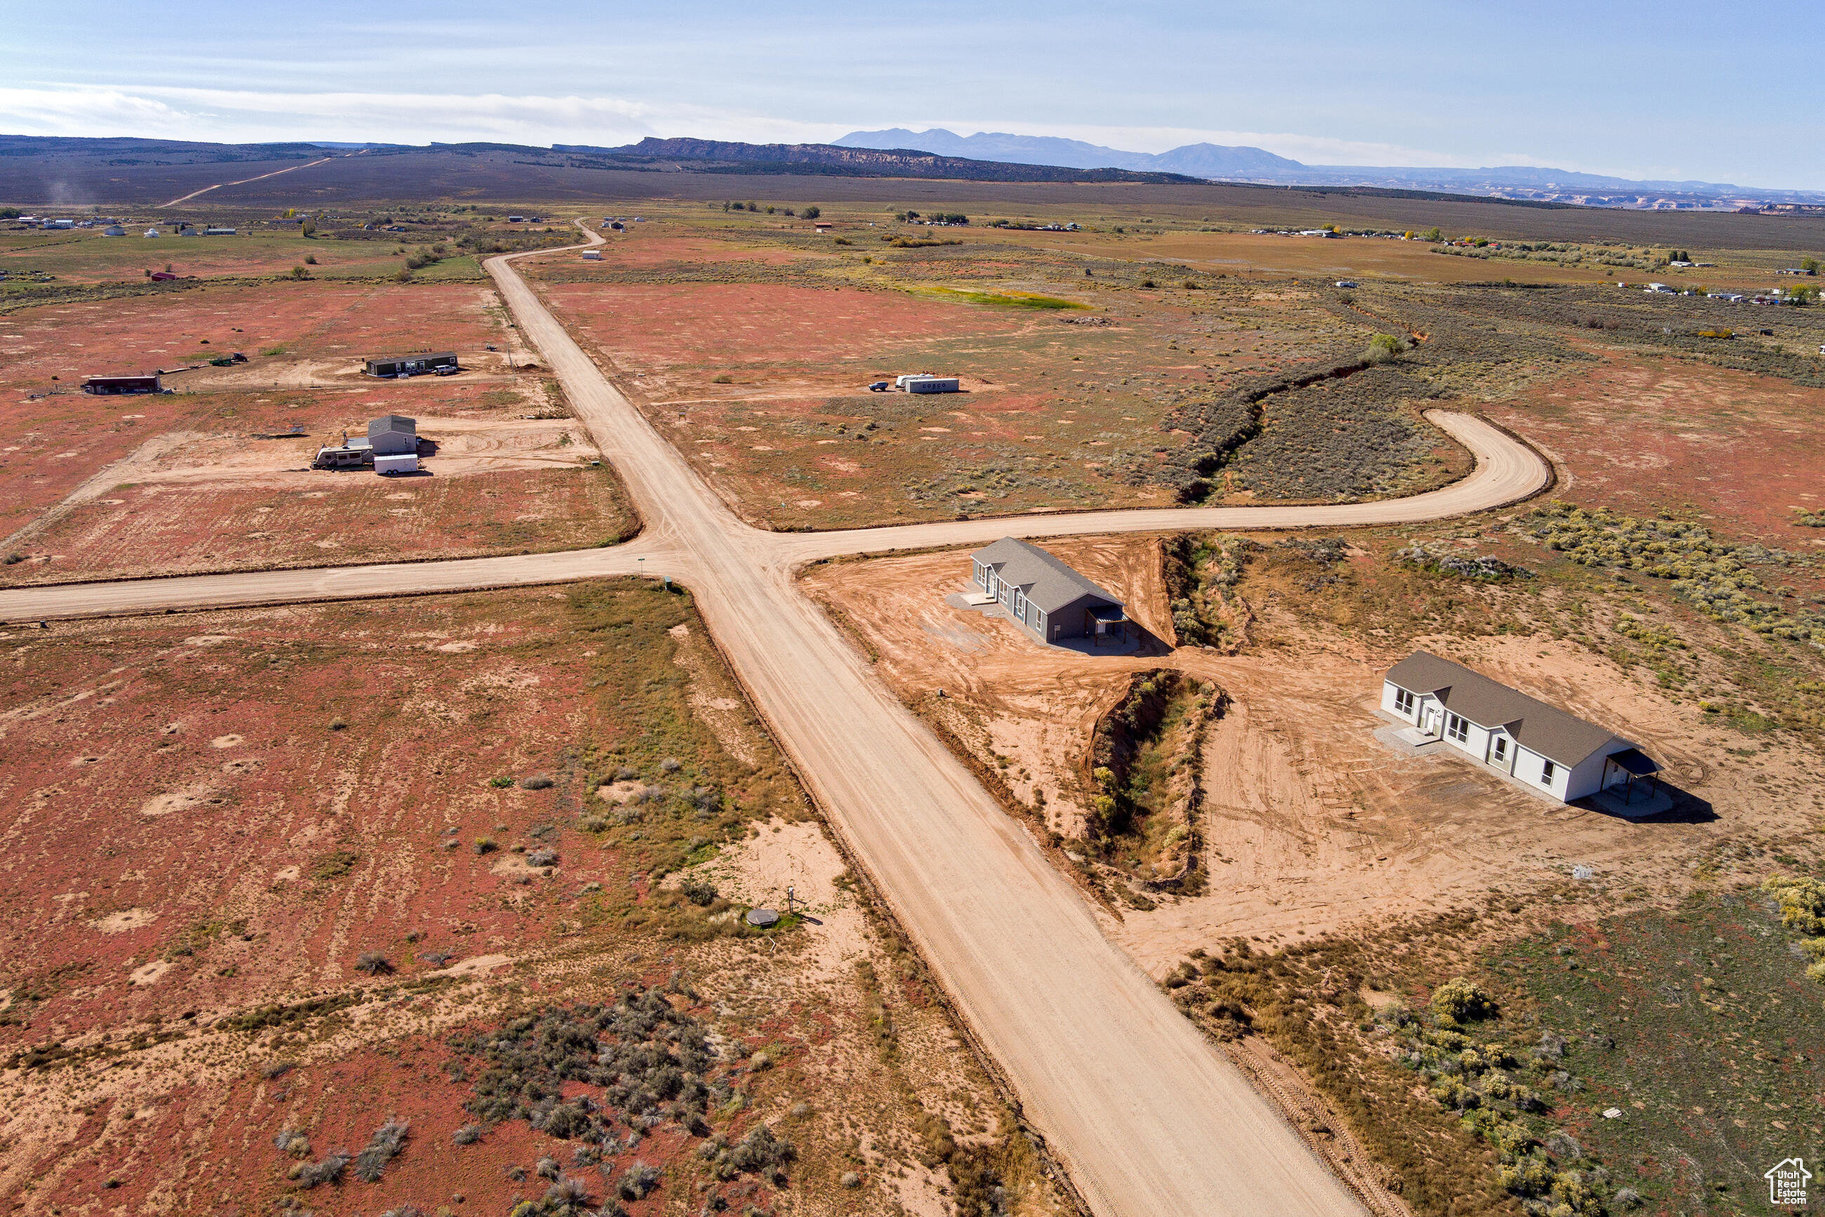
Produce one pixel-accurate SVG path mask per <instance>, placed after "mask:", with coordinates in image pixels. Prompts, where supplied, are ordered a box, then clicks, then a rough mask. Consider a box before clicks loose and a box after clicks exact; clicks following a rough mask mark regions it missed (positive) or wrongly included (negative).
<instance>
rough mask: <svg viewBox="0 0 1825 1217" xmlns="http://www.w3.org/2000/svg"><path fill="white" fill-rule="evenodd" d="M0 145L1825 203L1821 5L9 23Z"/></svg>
mask: <svg viewBox="0 0 1825 1217" xmlns="http://www.w3.org/2000/svg"><path fill="white" fill-rule="evenodd" d="M7 7H8V8H9V9H10V10H12V11H9V12H8V13H7V14H6V19H5V20H4V21H3V22H0V62H4V63H6V64H7V72H6V74H5V76H4V77H0V131H5V132H9V133H18V134H42V135H53V134H61V135H144V136H160V137H166V138H187V139H223V140H259V139H325V140H367V139H373V140H393V141H398V142H407V143H418V142H424V141H427V140H445V141H454V140H470V139H488V140H507V141H512V142H518V143H530V144H541V145H543V144H550V143H553V142H560V143H594V144H618V143H623V142H628V141H631V140H635V139H639V138H640V137H642V136H645V135H696V136H704V137H710V138H722V139H748V140H759V141H771V140H821V139H830V138H834V137H835V136H838V135H841V134H843V133H844V132H847V131H850V130H854V129H857V128H875V127H887V126H908V127H913V128H923V127H927V126H945V127H949V128H951V129H952V130H955V131H959V132H961V133H966V134H967V133H969V132H971V131H978V130H996V131H1015V132H1022V133H1028V134H1037V135H1065V136H1070V137H1074V138H1080V139H1088V140H1092V141H1094V142H1097V143H1104V144H1111V145H1114V146H1117V147H1123V148H1131V149H1136V150H1140V151H1163V150H1164V149H1166V148H1169V147H1172V146H1174V145H1176V144H1181V143H1190V142H1196V141H1199V140H1209V141H1211V142H1215V143H1231V144H1253V145H1256V146H1259V147H1263V148H1267V149H1268V150H1269V151H1272V152H1277V153H1280V154H1282V155H1285V156H1291V157H1295V158H1297V159H1299V160H1303V161H1306V162H1308V163H1353V164H1427V165H1457V166H1473V165H1487V164H1542V165H1551V166H1555V167H1560V168H1569V169H1580V170H1586V171H1590V172H1598V173H1616V174H1622V175H1625V176H1630V177H1645V178H1676V179H1688V178H1689V179H1702V180H1707V181H1731V182H1736V183H1738V184H1741V185H1751V186H1762V187H1791V188H1802V189H1825V155H1821V154H1820V149H1819V135H1820V132H1821V130H1822V129H1825V122H1822V121H1821V120H1822V119H1825V67H1821V65H1820V63H1819V60H1818V52H1819V49H1820V47H1821V46H1822V45H1825V4H1820V3H1817V0H1761V2H1760V3H1756V4H1753V5H1749V4H1734V5H1733V4H1727V3H1718V2H1716V0H1709V2H1707V3H1695V2H1693V0H1660V2H1658V3H1644V2H1640V0H1613V2H1609V3H1605V2H1604V0H1582V2H1577V3H1573V2H1568V0H1500V2H1498V3H1495V4H1488V3H1457V4H1448V3H1430V2H1414V3H1386V4H1376V3H1371V2H1368V0H1358V2H1355V3H1342V2H1337V3H1305V4H1293V3H1283V4H1272V3H1252V2H1236V3H1221V2H1217V3H1205V4H1198V3H1135V4H1131V5H1128V6H1126V7H1124V6H1122V5H1119V4H1111V3H1108V2H1107V0H1103V2H1100V3H1082V2H1079V0H1061V2H1048V3H1046V4H1019V5H1014V4H997V3H994V2H993V0H972V2H970V3H955V2H952V0H929V2H921V3H918V4H915V5H909V6H905V7H904V8H901V9H899V10H898V11H890V10H889V9H888V8H887V6H872V5H871V6H863V5H857V4H854V3H853V2H851V3H828V2H816V3H814V2H810V0H771V2H769V3H750V4H715V3H705V2H702V0H674V2H672V3H659V4H646V5H626V4H605V3H595V4H581V3H573V2H568V0H500V2H498V3H492V4H484V3H477V2H474V0H440V2H438V3H435V4H431V3H422V2H421V0H401V2H396V3H391V4H377V3H373V2H372V0H362V2H359V3H357V2H354V0H305V2H300V3H287V4H277V3H271V2H270V0H238V2H230V0H185V2H184V3H182V4H178V5H157V4H151V5H148V4H144V3H134V4H128V3H125V2H124V0H57V2H55V3H29V4H28V3H24V2H21V3H18V4H9V5H8V6H7Z"/></svg>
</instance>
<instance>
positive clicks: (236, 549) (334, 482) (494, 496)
mask: <svg viewBox="0 0 1825 1217" xmlns="http://www.w3.org/2000/svg"><path fill="white" fill-rule="evenodd" d="M554 451H555V450H554ZM303 459H305V460H308V459H309V457H308V456H306V457H305V458H303ZM425 464H426V466H427V467H431V468H434V469H437V470H439V472H435V473H432V474H430V475H428V476H421V477H408V478H397V479H387V478H376V477H375V476H373V474H371V473H367V472H363V471H354V470H351V471H347V472H339V473H322V472H300V473H296V474H293V475H290V476H289V477H258V476H256V477H243V478H234V479H217V480H209V481H205V480H201V479H197V478H194V477H191V476H186V477H185V478H184V480H182V481H170V482H160V481H151V482H135V483H131V484H128V485H122V486H117V487H115V488H113V489H112V490H108V491H102V492H101V493H102V494H106V495H109V496H111V497H105V498H95V499H91V500H89V501H87V502H85V503H82V504H79V505H76V506H74V507H72V508H71V509H70V511H69V512H68V513H67V514H62V515H60V516H58V517H57V518H56V519H55V520H53V521H51V522H50V523H48V524H47V525H46V526H44V527H42V528H37V529H34V530H32V531H31V532H30V533H28V534H27V535H26V536H25V537H19V538H15V539H14V541H13V545H14V549H13V552H14V553H20V554H24V555H26V559H25V561H23V562H20V563H16V564H14V565H12V566H6V567H0V583H6V584H13V583H23V582H63V581H68V580H73V579H107V578H133V577H137V576H140V575H147V574H181V573H185V572H189V571H216V570H247V569H262V570H265V569H272V568H274V567H280V566H334V565H342V564H347V563H359V562H397V561H409V560H412V559H415V558H459V557H479V556H483V555H487V554H497V553H537V552H541V551H547V550H560V549H582V548H586V547H588V546H591V545H602V544H608V543H611V542H614V541H617V540H620V539H622V538H623V537H624V536H625V534H626V533H627V532H628V531H629V530H630V529H631V528H632V524H633V513H632V510H631V509H630V508H629V506H628V504H627V502H626V500H625V499H624V498H623V497H622V495H621V493H620V484H619V482H617V481H616V480H615V478H614V476H613V475H612V474H611V473H609V472H607V471H606V470H603V469H580V468H577V467H576V466H575V465H574V463H573V464H571V465H570V467H568V468H566V467H562V466H561V465H560V464H559V462H558V460H557V459H556V458H555V455H554V457H553V458H552V459H550V460H549V461H548V462H547V467H546V468H542V469H541V468H524V467H522V468H511V467H509V468H506V469H491V470H489V471H487V474H486V476H473V475H470V476H464V475H462V474H460V473H450V472H443V471H442V467H443V465H444V462H443V461H441V460H436V459H431V460H427V461H426V462H425ZM306 487H310V488H309V489H306Z"/></svg>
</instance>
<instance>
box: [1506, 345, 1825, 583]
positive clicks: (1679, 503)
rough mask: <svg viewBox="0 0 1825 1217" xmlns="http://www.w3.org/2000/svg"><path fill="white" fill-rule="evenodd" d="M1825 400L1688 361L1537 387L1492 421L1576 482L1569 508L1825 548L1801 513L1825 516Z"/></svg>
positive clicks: (1600, 370)
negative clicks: (1536, 447) (1666, 516)
mask: <svg viewBox="0 0 1825 1217" xmlns="http://www.w3.org/2000/svg"><path fill="white" fill-rule="evenodd" d="M1821 411H1825V390H1821V389H1812V388H1802V387H1799V386H1796V385H1792V384H1788V383H1786V382H1784V381H1780V380H1775V379H1773V378H1771V377H1760V376H1754V375H1751V374H1749V373H1746V372H1737V371H1731V370H1728V369H1724V368H1713V367H1707V366H1706V365H1704V364H1701V363H1697V362H1694V361H1690V360H1676V359H1657V360H1655V359H1649V358H1645V357H1641V356H1635V357H1628V356H1616V357H1612V358H1608V359H1606V360H1604V362H1603V363H1601V364H1599V365H1598V366H1597V367H1595V368H1594V369H1586V370H1582V371H1580V372H1578V373H1577V374H1576V375H1574V376H1569V377H1564V378H1561V379H1557V380H1552V381H1547V382H1545V383H1543V384H1540V385H1536V386H1534V387H1533V388H1532V389H1531V390H1530V391H1528V392H1526V393H1524V394H1522V395H1521V396H1519V397H1517V398H1515V399H1514V400H1511V401H1507V402H1503V403H1501V404H1500V405H1498V406H1495V407H1493V408H1492V409H1491V410H1490V416H1491V417H1492V418H1495V419H1497V420H1498V421H1500V422H1502V423H1504V424H1506V425H1507V426H1509V427H1512V428H1514V429H1515V430H1517V431H1519V432H1520V433H1521V434H1523V435H1525V436H1527V437H1528V438H1529V439H1531V440H1533V441H1535V442H1536V443H1538V444H1540V445H1541V446H1542V447H1544V448H1546V449H1547V450H1548V451H1550V452H1551V453H1552V454H1553V456H1554V457H1555V458H1556V459H1558V460H1559V461H1560V462H1561V463H1562V464H1563V465H1564V467H1565V469H1566V470H1567V471H1568V473H1569V474H1570V477H1569V478H1568V484H1567V485H1566V487H1565V488H1564V496H1565V497H1566V498H1568V499H1570V500H1571V501H1573V502H1577V503H1586V504H1592V505H1600V506H1607V507H1614V508H1617V509H1619V510H1622V511H1626V512H1629V513H1630V514H1633V515H1647V516H1651V515H1654V514H1656V513H1658V512H1661V511H1671V512H1674V513H1676V514H1679V515H1681V516H1696V518H1699V519H1702V520H1706V521H1714V522H1715V523H1714V527H1716V528H1717V529H1718V530H1719V531H1721V532H1724V533H1727V534H1729V535H1731V536H1733V537H1740V538H1743V539H1746V540H1754V541H1760V542H1762V543H1763V544H1766V545H1771V546H1780V547H1784V548H1789V549H1793V548H1802V549H1803V548H1807V547H1814V546H1820V545H1825V538H1821V537H1820V536H1819V532H1820V530H1819V529H1816V528H1804V527H1800V526H1799V525H1797V524H1796V523H1795V515H1796V511H1797V510H1805V511H1811V512H1816V511H1820V510H1825V497H1822V496H1825V450H1821V448H1820V445H1819V443H1818V441H1817V437H1818V434H1819V419H1820V417H1821Z"/></svg>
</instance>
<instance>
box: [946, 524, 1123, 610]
mask: <svg viewBox="0 0 1825 1217" xmlns="http://www.w3.org/2000/svg"><path fill="white" fill-rule="evenodd" d="M970 557H971V558H973V559H975V560H976V561H977V562H980V563H982V564H983V565H984V566H992V567H994V568H995V574H996V575H997V576H999V577H1000V579H1001V580H1002V581H1003V582H1004V583H1011V584H1013V585H1014V586H1015V587H1017V588H1019V589H1020V590H1021V593H1022V594H1023V595H1025V596H1026V598H1027V599H1028V600H1030V601H1032V603H1033V607H1034V608H1037V609H1038V610H1039V611H1040V612H1042V613H1055V612H1057V611H1058V610H1059V609H1061V608H1064V607H1065V606H1066V605H1067V604H1070V603H1071V602H1072V601H1074V600H1081V599H1083V598H1084V597H1085V596H1089V597H1092V598H1094V599H1097V600H1101V601H1103V602H1104V603H1106V604H1113V605H1116V606H1117V607H1119V606H1120V605H1121V603H1122V602H1121V601H1120V600H1117V599H1116V598H1115V597H1114V596H1111V595H1110V594H1109V593H1108V592H1106V591H1104V590H1103V589H1102V588H1100V587H1098V586H1097V585H1096V584H1094V583H1092V582H1091V581H1090V580H1088V579H1086V578H1084V577H1083V576H1082V575H1080V574H1078V573H1077V572H1076V571H1075V570H1072V569H1071V567H1070V566H1069V565H1067V564H1066V563H1065V562H1064V561H1063V560H1061V559H1059V558H1056V557H1054V556H1052V555H1051V554H1049V553H1047V552H1046V551H1045V550H1043V549H1041V548H1039V546H1037V545H1031V544H1029V543H1027V542H1025V541H1019V540H1016V539H1014V538H1013V537H1003V538H1001V540H999V541H996V542H995V543H994V544H992V545H985V546H983V547H982V548H981V549H979V550H977V551H976V552H975V553H973V554H971V555H970Z"/></svg>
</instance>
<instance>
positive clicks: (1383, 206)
mask: <svg viewBox="0 0 1825 1217" xmlns="http://www.w3.org/2000/svg"><path fill="white" fill-rule="evenodd" d="M319 156H321V152H320V151H319V150H316V149H311V150H308V151H305V150H297V151H296V153H295V156H289V157H275V158H273V159H264V160H262V159H255V160H247V161H236V162H233V163H214V162H204V163H200V164H146V165H136V166H132V167H123V166H118V165H109V164H106V163H104V162H103V160H102V159H92V158H86V157H80V156H78V157H72V156H71V155H69V154H68V153H59V154H56V155H50V156H18V157H9V158H8V161H9V164H8V165H7V166H6V168H7V173H6V175H5V176H4V177H3V178H0V196H3V197H5V198H6V199H7V201H9V202H12V203H16V204H18V205H20V206H33V207H39V206H45V207H53V206H56V205H57V204H59V203H63V204H64V205H66V206H67V205H69V204H70V203H71V202H80V203H81V204H83V205H88V204H100V205H103V206H108V205H113V204H127V203H138V204H157V203H162V202H165V201H168V200H170V199H172V198H175V197H177V196H178V195H181V194H185V193H188V192H190V191H194V190H197V189H199V188H201V187H203V186H207V185H211V184H213V183H222V182H233V181H239V180H242V179H246V178H249V177H253V176H255V175H257V174H262V173H269V172H271V171H272V170H275V169H282V168H293V169H294V171H293V172H289V173H285V174H282V175H280V176H278V177H271V178H266V179H264V180H260V181H251V182H247V183H246V184H244V185H238V186H222V187H221V188H220V189H217V190H214V191H211V192H210V193H209V194H207V195H204V196H202V199H203V200H207V201H208V202H209V203H211V204H212V205H215V206H220V207H268V206H278V207H284V206H320V205H345V204H348V203H351V202H371V201H374V200H396V201H419V200H424V199H453V200H460V201H462V202H488V203H492V204H499V205H503V206H504V205H506V204H509V203H511V204H514V205H526V206H534V205H540V206H552V205H558V204H564V203H569V204H572V205H575V204H576V203H578V202H582V203H583V204H584V205H586V206H591V207H593V206H596V205H597V204H598V203H599V202H601V201H613V202H616V203H619V204H621V205H628V204H632V203H641V204H644V205H648V206H651V205H653V204H654V203H655V202H656V201H677V202H685V203H690V202H702V201H720V200H723V199H729V198H743V199H749V198H754V199H760V200H762V201H763V202H784V203H786V204H788V205H792V204H804V203H821V204H824V205H826V206H829V205H832V204H839V205H860V206H867V205H872V206H874V207H880V206H887V207H890V208H892V207H896V206H897V207H905V206H907V205H909V204H910V205H913V206H917V207H921V208H927V209H935V208H939V207H945V206H950V207H958V206H961V207H963V208H964V209H965V210H968V209H969V208H970V207H978V208H984V207H993V208H998V209H1004V210H1007V211H1010V212H1019V213H1024V214H1029V215H1034V216H1036V217H1039V218H1043V219H1051V218H1056V217H1057V216H1059V215H1061V214H1062V215H1063V218H1065V219H1076V220H1079V221H1082V220H1084V219H1085V217H1086V216H1087V215H1088V216H1108V217H1116V218H1115V219H1114V222H1115V223H1118V224H1119V223H1123V222H1124V221H1128V222H1133V221H1137V220H1139V221H1152V220H1162V219H1166V218H1172V219H1176V220H1179V221H1180V222H1183V223H1187V224H1198V223H1211V222H1213V221H1227V222H1230V223H1234V224H1238V225H1240V226H1242V227H1246V228H1254V227H1294V228H1309V227H1312V226H1314V225H1317V224H1321V223H1323V224H1328V223H1340V224H1343V225H1345V226H1346V227H1359V226H1365V225H1378V226H1383V227H1394V228H1429V227H1431V226H1433V225H1435V224H1436V225H1439V226H1441V227H1443V228H1446V229H1448V230H1450V231H1453V232H1481V233H1485V234H1487V235H1489V236H1495V237H1515V238H1532V239H1553V240H1590V239H1603V238H1609V239H1620V240H1637V241H1670V242H1673V243H1676V244H1682V245H1693V246H1703V247H1705V248H1727V249H1791V248H1807V247H1811V248H1822V247H1825V222H1822V221H1819V220H1816V219H1810V218H1807V219H1799V218H1776V217H1770V216H1739V215H1732V214H1723V213H1697V212H1639V211H1618V210H1607V209H1599V208H1579V207H1553V206H1539V205H1532V204H1525V203H1508V202H1502V201H1498V200H1489V199H1472V198H1464V197H1461V196H1448V195H1429V194H1425V193H1422V192H1407V191H1378V190H1353V189H1346V188H1304V189H1301V188H1287V187H1275V186H1245V185H1226V184H1215V183H1212V184H1201V185H1190V184H1187V185H1120V184H1091V183H1010V182H967V181H945V180H891V179H874V178H860V177H838V176H828V175H816V174H806V175H795V174H724V173H676V172H644V171H638V170H622V169H595V168H588V167H576V166H572V165H569V164H566V163H565V162H564V161H562V160H558V159H551V160H547V161H545V162H544V163H532V162H531V161H530V160H529V158H528V157H527V156H526V155H525V154H524V153H523V152H515V151H512V150H496V149H491V148H485V147H484V148H474V149H469V148H465V149H460V150H449V151H442V152H440V151H435V150H401V151H396V152H395V151H389V152H387V153H385V154H382V153H379V152H370V153H367V154H364V155H360V156H339V157H337V158H335V159H333V160H331V161H329V162H327V163H325V164H322V165H313V166H311V167H310V168H296V166H298V165H300V164H301V163H303V162H305V161H309V160H314V159H317V158H318V157H319ZM201 201H202V200H199V202H201Z"/></svg>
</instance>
